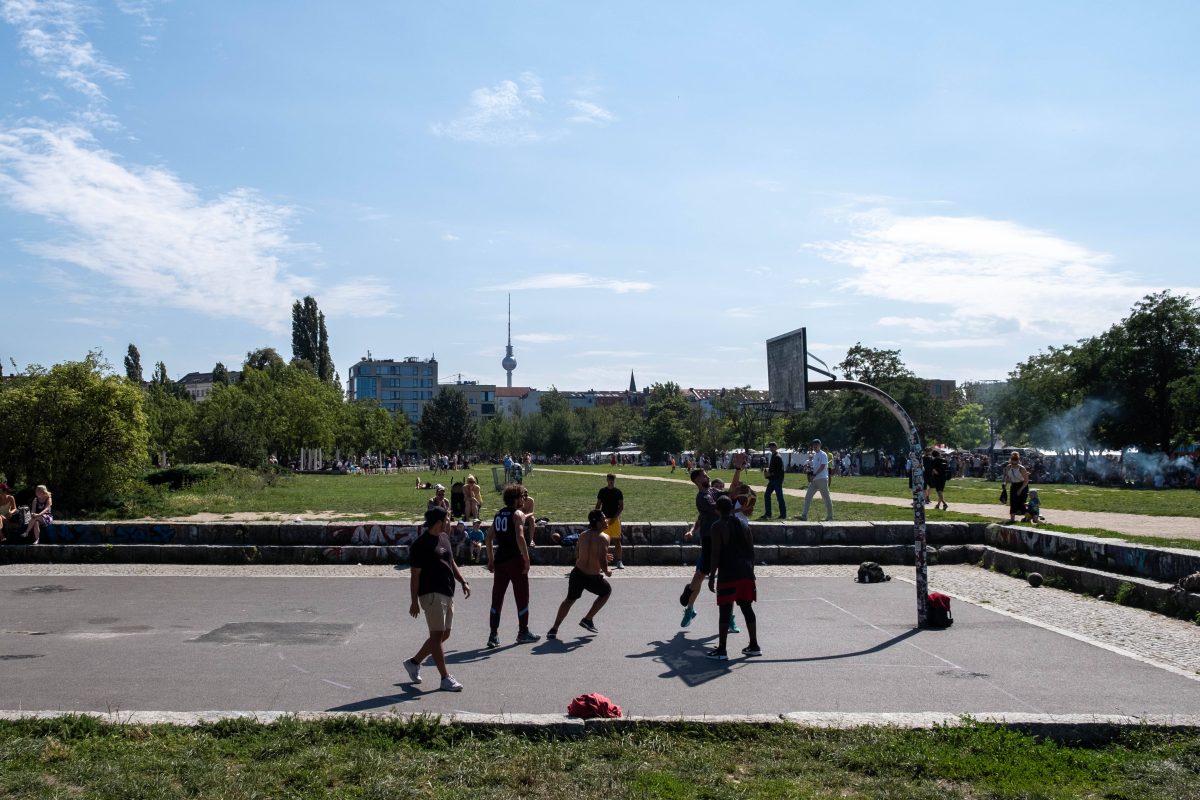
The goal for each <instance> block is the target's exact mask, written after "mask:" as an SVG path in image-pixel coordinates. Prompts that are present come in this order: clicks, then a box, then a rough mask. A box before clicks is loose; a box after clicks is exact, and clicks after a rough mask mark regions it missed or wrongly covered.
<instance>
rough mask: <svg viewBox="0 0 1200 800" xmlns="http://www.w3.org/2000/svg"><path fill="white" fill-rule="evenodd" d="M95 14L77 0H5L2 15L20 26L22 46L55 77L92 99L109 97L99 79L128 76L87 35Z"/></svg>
mask: <svg viewBox="0 0 1200 800" xmlns="http://www.w3.org/2000/svg"><path fill="white" fill-rule="evenodd" d="M90 14H91V9H90V7H89V6H88V5H87V4H86V3H82V2H73V0H2V1H0V18H2V19H3V20H4V21H5V22H7V23H8V24H9V25H12V26H13V27H14V28H16V29H17V34H18V43H19V46H20V48H21V49H22V50H23V51H25V52H26V53H28V54H29V55H30V56H31V57H32V58H33V59H34V61H36V62H37V63H38V65H39V66H40V67H41V68H42V69H43V70H44V71H46V72H47V73H48V74H50V75H51V76H53V77H54V78H56V79H58V80H60V81H62V82H63V83H65V84H66V85H67V86H69V87H70V88H72V89H74V90H75V91H77V92H80V93H81V94H83V95H84V96H86V97H87V98H88V99H89V100H90V101H92V102H101V101H103V100H104V99H105V97H104V91H103V90H102V89H101V88H100V84H99V81H102V80H114V81H122V80H124V79H125V77H126V75H125V72H124V71H122V70H121V69H119V68H117V67H115V66H113V65H112V64H109V63H108V62H107V61H105V60H104V59H103V58H102V57H101V56H100V55H99V54H98V53H97V52H96V48H95V47H93V46H92V43H91V42H89V41H88V40H87V38H86V36H85V35H84V32H83V25H84V23H85V22H86V21H87V18H88V16H89V15H90Z"/></svg>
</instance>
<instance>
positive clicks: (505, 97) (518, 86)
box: [433, 72, 546, 144]
mask: <svg viewBox="0 0 1200 800" xmlns="http://www.w3.org/2000/svg"><path fill="white" fill-rule="evenodd" d="M545 100H546V98H545V96H544V95H543V93H542V82H541V79H540V78H538V76H537V75H535V74H533V73H532V72H525V73H522V74H521V76H520V78H519V79H518V80H516V81H511V80H505V81H501V82H500V83H498V84H497V85H495V86H491V87H483V88H480V89H476V90H475V91H473V92H471V97H470V100H469V101H468V103H467V107H466V109H464V110H463V111H462V112H461V113H460V114H459V116H458V117H457V118H456V119H454V120H452V121H450V122H447V123H435V124H434V126H433V132H434V133H436V134H437V135H438V136H446V137H449V138H451V139H456V140H458V141H462V142H479V143H481V144H521V143H527V142H537V141H540V140H542V139H544V138H545V135H544V134H542V133H540V132H539V131H538V130H537V122H538V120H539V119H540V112H539V106H541V104H543V103H544V102H545Z"/></svg>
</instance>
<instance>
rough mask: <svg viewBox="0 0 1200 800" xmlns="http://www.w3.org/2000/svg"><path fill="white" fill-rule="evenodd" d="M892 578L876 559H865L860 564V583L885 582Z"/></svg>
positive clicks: (858, 579)
mask: <svg viewBox="0 0 1200 800" xmlns="http://www.w3.org/2000/svg"><path fill="white" fill-rule="evenodd" d="M891 579H892V576H891V575H888V574H886V573H885V572H884V571H883V567H881V566H879V565H878V564H876V563H875V562H874V561H864V562H863V563H861V564H859V565H858V578H857V579H856V580H857V581H858V582H859V583H883V582H884V581H890V580H891Z"/></svg>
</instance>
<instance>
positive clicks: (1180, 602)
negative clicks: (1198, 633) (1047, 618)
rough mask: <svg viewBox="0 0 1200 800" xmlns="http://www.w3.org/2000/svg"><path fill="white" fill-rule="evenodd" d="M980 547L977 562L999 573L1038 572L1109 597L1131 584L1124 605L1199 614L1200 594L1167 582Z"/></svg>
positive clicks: (1074, 587)
mask: <svg viewBox="0 0 1200 800" xmlns="http://www.w3.org/2000/svg"><path fill="white" fill-rule="evenodd" d="M982 550H983V552H982V554H981V556H982V558H981V560H980V565H981V566H983V567H986V568H989V569H993V568H994V569H996V570H997V571H999V572H1008V573H1011V572H1013V571H1014V570H1016V571H1019V572H1020V573H1022V574H1028V573H1030V572H1037V573H1040V574H1041V576H1042V577H1043V578H1045V579H1047V580H1050V579H1058V580H1061V581H1062V582H1063V583H1064V584H1065V585H1066V587H1067V588H1069V589H1070V590H1071V591H1074V592H1079V593H1082V594H1090V595H1104V596H1105V597H1106V598H1108V599H1109V600H1112V599H1113V598H1115V597H1116V596H1117V592H1118V591H1120V590H1121V586H1122V584H1126V585H1128V586H1129V587H1131V588H1130V589H1128V590H1126V591H1127V592H1128V598H1127V603H1126V604H1127V605H1132V606H1138V607H1139V608H1145V609H1148V610H1150V611H1157V612H1159V613H1164V614H1172V615H1173V614H1175V613H1177V612H1180V611H1183V612H1187V613H1188V614H1195V613H1200V594H1196V593H1194V592H1180V591H1174V590H1173V589H1172V585H1171V584H1168V583H1162V582H1159V581H1152V580H1148V579H1146V578H1138V577H1135V576H1132V575H1114V574H1112V573H1110V572H1102V571H1100V570H1097V569H1091V568H1089V567H1076V566H1073V565H1070V564H1063V563H1061V562H1058V561H1051V560H1049V559H1046V558H1040V557H1038V556H1031V555H1025V554H1022V553H1012V552H1009V551H1007V550H997V549H996V548H994V547H984V548H982ZM1051 588H1053V587H1051Z"/></svg>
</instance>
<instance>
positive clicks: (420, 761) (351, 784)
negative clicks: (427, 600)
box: [0, 717, 1200, 800]
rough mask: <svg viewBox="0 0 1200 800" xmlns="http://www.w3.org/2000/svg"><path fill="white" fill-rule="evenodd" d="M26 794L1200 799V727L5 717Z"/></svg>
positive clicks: (19, 793) (8, 785) (3, 764)
mask: <svg viewBox="0 0 1200 800" xmlns="http://www.w3.org/2000/svg"><path fill="white" fill-rule="evenodd" d="M0 796H3V797H11V798H21V799H22V800H24V799H25V798H64V797H72V798H76V797H77V798H161V797H194V798H222V799H223V800H240V799H241V798H263V797H293V798H347V797H355V798H393V797H417V798H447V800H451V799H453V800H464V799H465V798H485V799H486V798H504V799H505V800H508V798H514V797H527V798H562V797H570V798H579V800H588V799H589V798H602V799H603V800H622V799H623V798H653V799H660V800H676V799H678V800H685V798H714V799H720V798H730V800H733V799H734V798H738V799H740V800H777V799H779V798H809V797H821V798H825V797H828V798H901V799H904V798H914V799H915V798H930V800H932V799H933V798H1014V799H1015V798H1048V799H1057V798H1079V797H1095V798H1136V800H1159V799H1160V798H1161V799H1162V800H1197V798H1200V735H1197V734H1195V733H1174V734H1165V733H1158V732H1152V731H1147V730H1139V729H1136V728H1135V729H1131V730H1130V731H1129V732H1127V733H1126V734H1124V736H1123V737H1122V738H1120V739H1119V740H1118V741H1116V742H1113V743H1110V744H1107V745H1103V746H1093V747H1070V746H1062V745H1057V744H1054V743H1051V742H1047V741H1038V740H1035V739H1033V738H1031V737H1029V736H1025V735H1021V734H1018V733H1013V732H1010V731H1007V730H1005V729H1002V728H997V727H993V726H987V725H968V726H965V727H962V728H942V729H936V730H932V731H904V730H896V729H887V728H860V729H856V730H847V731H828V730H816V729H807V728H797V727H792V726H787V725H777V726H771V727H748V726H721V727H715V726H700V725H679V726H674V727H671V728H664V727H640V728H633V729H625V730H623V731H612V732H608V733H597V734H593V735H589V736H586V737H584V738H581V739H553V738H535V737H525V736H518V735H515V734H512V733H508V732H485V731H471V730H468V729H465V728H461V727H455V726H448V727H440V726H438V725H437V724H435V723H433V722H421V721H417V722H414V723H407V724H406V723H401V722H398V721H396V722H389V721H367V720H362V719H356V718H339V719H334V720H328V721H322V722H307V723H306V722H298V721H295V720H283V721H281V722H278V723H275V724H272V725H261V724H257V723H253V722H244V721H226V722H219V723H215V724H211V725H202V726H199V727H196V728H183V727H168V726H132V725H131V726H110V725H104V724H101V723H98V722H96V721H94V720H92V719H90V718H82V717H68V718H63V719H58V720H47V721H22V722H0Z"/></svg>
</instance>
